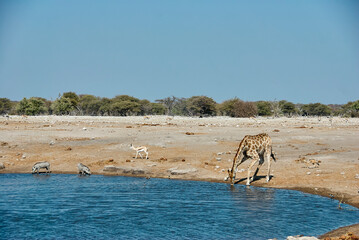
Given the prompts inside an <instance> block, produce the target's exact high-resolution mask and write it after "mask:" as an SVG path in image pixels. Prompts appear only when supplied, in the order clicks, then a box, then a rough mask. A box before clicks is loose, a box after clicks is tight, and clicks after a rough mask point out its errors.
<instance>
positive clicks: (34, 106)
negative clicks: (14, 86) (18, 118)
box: [16, 97, 47, 116]
mask: <svg viewBox="0 0 359 240" xmlns="http://www.w3.org/2000/svg"><path fill="white" fill-rule="evenodd" d="M16 112H17V114H20V115H21V114H23V115H31V116H33V115H40V114H45V113H47V111H46V107H45V101H44V99H43V98H37V97H31V98H30V99H26V98H23V99H22V100H21V101H20V102H19V103H18V105H17V106H16Z"/></svg>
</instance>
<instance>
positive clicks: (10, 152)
mask: <svg viewBox="0 0 359 240" xmlns="http://www.w3.org/2000/svg"><path fill="white" fill-rule="evenodd" d="M262 132H266V133H268V134H269V135H270V136H271V137H272V140H273V150H274V152H275V153H276V157H277V162H274V163H273V164H272V175H273V178H272V179H271V181H270V182H269V183H266V182H265V178H262V177H264V176H265V173H266V168H267V164H264V165H263V167H262V168H261V170H260V171H259V173H258V175H259V179H258V180H257V181H255V182H254V183H253V185H255V186H265V187H274V188H287V189H296V190H301V191H304V192H309V193H314V194H319V195H323V196H327V197H333V198H336V199H338V200H341V201H343V202H346V203H349V204H351V205H354V206H356V207H359V193H358V190H359V164H358V163H359V145H358V143H359V119H344V118H276V119H272V118H268V119H267V118H257V119H235V118H227V117H215V118H185V117H166V116H149V117H60V116H39V117H26V116H10V118H5V117H0V163H3V164H4V165H5V169H3V170H0V173H29V172H31V167H32V165H33V164H34V163H35V162H38V161H49V162H50V163H51V170H52V172H54V173H76V172H77V167H76V166H77V163H78V162H82V163H83V164H85V165H87V166H89V167H90V168H91V170H92V172H93V173H97V174H108V173H106V172H104V171H103V169H104V166H106V165H113V166H117V167H124V168H128V169H137V170H138V169H140V170H141V172H142V173H143V174H142V175H145V176H147V177H163V178H181V179H193V180H203V181H218V182H221V181H223V179H224V178H225V177H226V176H227V173H226V170H227V169H228V168H229V167H231V164H232V160H233V157H234V154H235V151H236V150H237V146H238V144H239V142H240V140H241V139H242V138H243V137H244V136H245V135H254V134H258V133H262ZM131 143H133V144H134V145H135V146H139V145H145V146H147V147H148V148H149V159H148V160H146V159H134V156H135V151H133V150H131V149H130V147H129V145H130V144H131ZM248 163H249V162H245V163H244V164H243V165H241V166H240V168H243V169H246V167H247V166H248ZM313 163H314V164H313ZM318 164H319V165H318ZM170 169H177V170H183V171H184V172H186V171H188V173H187V174H182V175H173V174H171V172H170ZM129 174H130V175H131V173H129ZM245 176H246V172H242V173H238V174H237V178H239V179H240V180H241V179H243V178H244V177H245ZM244 183H245V181H241V182H240V184H244ZM358 228H359V227H357V228H355V230H354V232H355V233H356V234H357V235H358V234H359V232H358ZM352 231H353V230H352Z"/></svg>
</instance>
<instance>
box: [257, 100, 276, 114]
mask: <svg viewBox="0 0 359 240" xmlns="http://www.w3.org/2000/svg"><path fill="white" fill-rule="evenodd" d="M256 104H257V109H258V115H259V116H270V115H272V111H271V104H270V103H269V102H266V101H259V102H257V103H256Z"/></svg>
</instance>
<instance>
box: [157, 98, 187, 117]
mask: <svg viewBox="0 0 359 240" xmlns="http://www.w3.org/2000/svg"><path fill="white" fill-rule="evenodd" d="M178 101H179V99H178V98H176V97H174V96H172V97H167V98H163V99H158V100H156V102H158V103H160V104H162V105H163V106H164V107H165V108H166V114H167V115H174V114H173V108H174V107H175V105H176V104H177V103H178ZM176 115H182V114H179V113H178V114H176Z"/></svg>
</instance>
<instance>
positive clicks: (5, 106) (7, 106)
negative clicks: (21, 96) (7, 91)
mask: <svg viewBox="0 0 359 240" xmlns="http://www.w3.org/2000/svg"><path fill="white" fill-rule="evenodd" d="M11 105H12V104H11V101H10V99H7V98H0V114H6V113H9V112H10V110H11Z"/></svg>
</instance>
